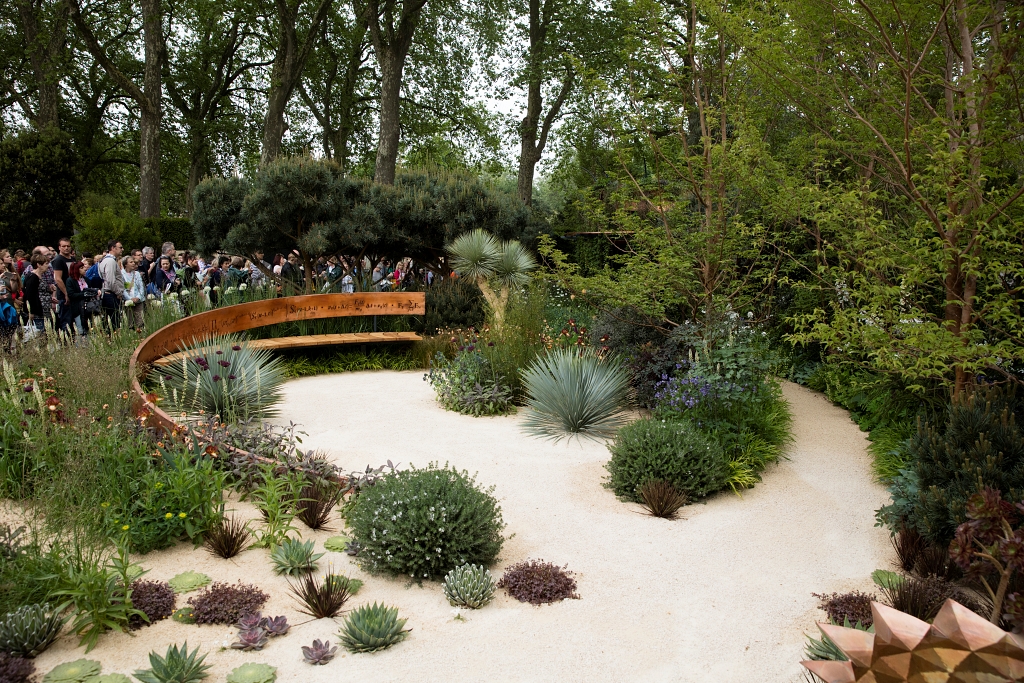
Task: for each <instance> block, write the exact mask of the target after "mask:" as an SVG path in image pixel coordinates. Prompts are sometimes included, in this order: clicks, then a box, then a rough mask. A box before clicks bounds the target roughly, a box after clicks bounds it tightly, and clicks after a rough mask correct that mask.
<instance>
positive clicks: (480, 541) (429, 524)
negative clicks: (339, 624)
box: [348, 463, 505, 580]
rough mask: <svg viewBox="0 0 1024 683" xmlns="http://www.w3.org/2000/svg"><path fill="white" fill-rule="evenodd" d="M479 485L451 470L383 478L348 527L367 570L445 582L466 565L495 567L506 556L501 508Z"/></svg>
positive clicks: (366, 492) (363, 494) (365, 494)
mask: <svg viewBox="0 0 1024 683" xmlns="http://www.w3.org/2000/svg"><path fill="white" fill-rule="evenodd" d="M492 491H493V488H491V489H487V490H485V489H483V488H481V487H480V486H479V485H478V484H477V482H476V478H475V477H472V476H470V475H469V473H467V472H465V471H463V472H459V471H458V470H455V469H454V468H449V467H448V466H447V465H445V466H444V467H443V468H441V467H437V466H436V465H435V464H434V463H431V464H430V465H429V466H428V467H427V468H426V469H409V470H404V471H400V472H394V473H392V474H388V475H385V476H383V477H381V478H380V479H379V480H378V481H377V483H375V484H374V485H373V486H369V487H367V488H365V489H363V490H362V491H360V492H359V494H358V496H357V497H356V501H355V504H354V505H353V507H352V511H351V512H350V513H349V515H348V524H349V526H350V527H351V529H352V533H353V536H354V537H355V540H356V542H358V543H359V545H360V547H361V548H362V550H360V552H359V555H358V558H359V559H360V561H361V563H362V564H363V566H364V567H365V568H366V569H367V570H369V571H374V572H385V573H391V574H408V575H410V576H412V577H413V578H416V579H418V580H419V579H428V578H440V577H442V576H444V575H445V574H447V573H448V572H449V571H451V570H452V569H454V568H455V567H459V566H462V565H464V564H466V563H467V562H468V563H473V564H483V565H488V564H491V563H492V562H493V561H494V559H495V558H496V557H497V556H498V552H499V551H500V550H501V544H502V542H503V541H504V539H503V538H502V536H501V530H502V529H504V528H505V524H504V522H503V521H502V518H501V507H500V506H499V505H498V501H497V500H495V498H494V496H493V495H491V492H492Z"/></svg>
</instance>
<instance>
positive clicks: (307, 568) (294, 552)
mask: <svg viewBox="0 0 1024 683" xmlns="http://www.w3.org/2000/svg"><path fill="white" fill-rule="evenodd" d="M323 556H324V554H323V553H314V552H313V541H306V542H305V543H303V542H302V541H300V540H298V539H297V538H285V539H284V540H283V541H281V545H279V546H277V547H276V548H274V550H273V551H271V553H270V561H271V562H273V563H274V571H275V572H277V573H278V574H285V575H287V576H298V575H299V574H304V573H306V572H311V571H313V570H314V569H316V561H317V560H319V559H320V558H321V557H323Z"/></svg>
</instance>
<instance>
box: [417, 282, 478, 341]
mask: <svg viewBox="0 0 1024 683" xmlns="http://www.w3.org/2000/svg"><path fill="white" fill-rule="evenodd" d="M425 298H426V309H427V311H426V314H425V315H424V316H423V334H427V335H431V334H444V332H445V330H451V329H468V328H470V327H474V328H477V329H480V328H481V327H482V326H483V324H484V317H485V316H484V308H483V294H481V293H480V288H479V287H477V286H476V285H475V284H474V283H473V282H472V281H471V280H469V279H467V278H445V279H444V280H441V282H438V283H436V284H434V285H431V286H430V287H427V289H426V293H425Z"/></svg>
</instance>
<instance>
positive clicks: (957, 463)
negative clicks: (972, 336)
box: [906, 388, 1024, 546]
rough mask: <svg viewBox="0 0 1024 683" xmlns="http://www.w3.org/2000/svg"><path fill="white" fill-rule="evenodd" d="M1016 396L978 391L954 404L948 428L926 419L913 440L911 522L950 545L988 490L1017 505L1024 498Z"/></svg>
mask: <svg viewBox="0 0 1024 683" xmlns="http://www.w3.org/2000/svg"><path fill="white" fill-rule="evenodd" d="M1015 405H1016V404H1015V402H1014V397H1013V394H1012V393H1010V392H1007V391H1005V390H1001V389H999V388H990V389H985V388H978V389H976V390H974V391H973V392H970V393H969V394H968V395H965V396H961V397H960V398H959V399H957V400H956V401H954V402H953V403H952V404H951V405H950V407H949V410H948V412H947V414H946V419H945V423H944V424H937V423H933V422H927V421H924V420H922V421H921V422H920V423H919V425H918V431H917V434H916V435H915V436H914V437H913V438H912V439H911V442H910V456H911V458H912V461H913V463H914V471H915V473H916V475H917V478H918V486H919V493H918V499H917V500H916V501H915V502H914V507H913V512H912V513H911V516H910V519H908V520H906V521H907V523H909V524H910V525H912V526H915V527H916V528H917V530H918V531H919V532H921V534H922V535H923V536H924V537H925V538H927V539H928V540H930V541H931V542H933V543H935V544H937V545H940V546H945V545H947V544H948V543H949V542H950V541H951V540H952V538H953V536H954V534H955V533H956V528H957V527H958V526H959V525H960V524H962V523H964V522H965V521H967V503H968V501H969V500H970V498H971V497H972V496H973V495H975V494H976V493H979V492H981V490H982V489H984V488H986V487H988V488H992V489H995V490H996V491H999V492H1000V493H1002V495H1003V496H1005V497H1006V498H1007V499H1008V500H1011V501H1014V502H1017V501H1021V500H1022V497H1024V433H1022V431H1021V429H1020V427H1019V426H1018V425H1017V421H1016V416H1015V415H1014V408H1015Z"/></svg>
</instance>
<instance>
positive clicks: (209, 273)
mask: <svg viewBox="0 0 1024 683" xmlns="http://www.w3.org/2000/svg"><path fill="white" fill-rule="evenodd" d="M230 260H231V259H229V258H228V257H227V256H219V257H214V259H213V261H212V262H211V263H210V267H209V268H207V269H206V273H204V274H203V279H202V280H201V281H200V284H201V285H202V286H203V289H206V288H207V287H209V288H210V292H209V296H210V305H211V306H217V304H219V303H220V290H221V288H222V283H223V282H224V280H225V279H226V277H225V274H224V272H223V270H222V269H221V266H222V264H227V262H228V261H230Z"/></svg>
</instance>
